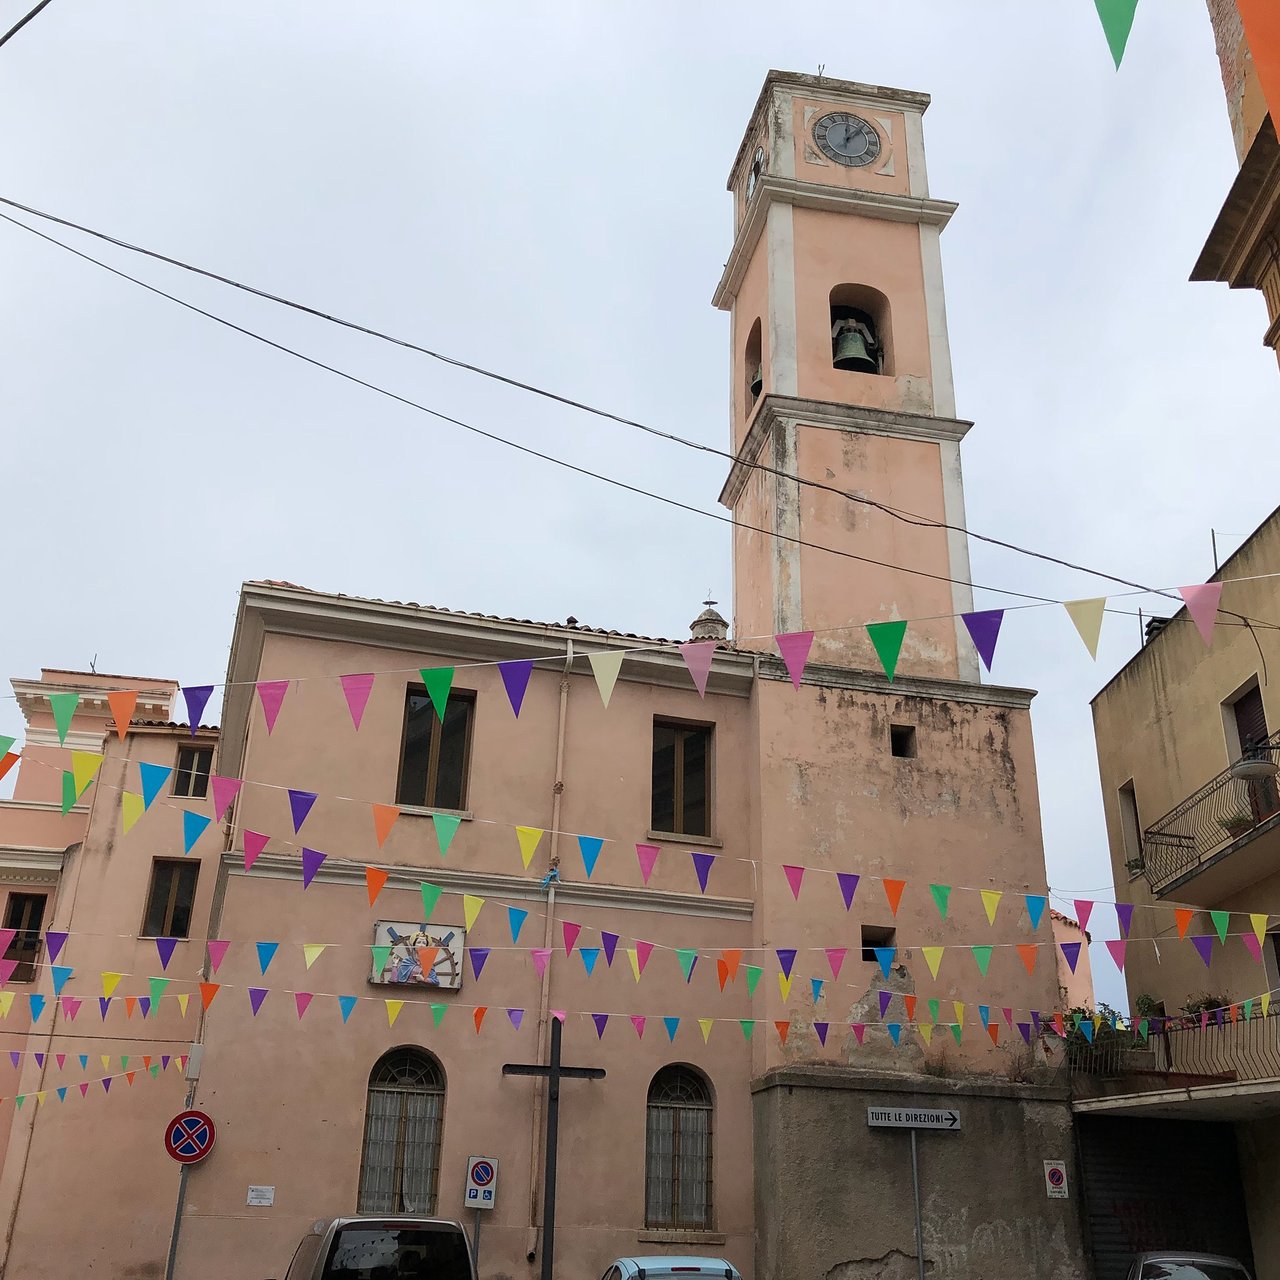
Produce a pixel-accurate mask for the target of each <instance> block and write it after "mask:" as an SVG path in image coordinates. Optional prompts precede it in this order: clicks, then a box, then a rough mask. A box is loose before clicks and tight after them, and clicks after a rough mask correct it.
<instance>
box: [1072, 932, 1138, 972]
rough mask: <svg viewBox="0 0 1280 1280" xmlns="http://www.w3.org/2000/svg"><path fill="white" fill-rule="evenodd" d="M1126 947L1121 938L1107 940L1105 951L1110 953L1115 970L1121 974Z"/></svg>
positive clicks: (1126, 944)
mask: <svg viewBox="0 0 1280 1280" xmlns="http://www.w3.org/2000/svg"><path fill="white" fill-rule="evenodd" d="M1128 945H1129V944H1128V943H1127V942H1126V941H1125V940H1124V939H1123V938H1108V939H1107V950H1108V951H1109V952H1111V959H1112V960H1113V961H1114V962H1115V966H1116V968H1117V969H1119V970H1120V972H1121V973H1123V972H1124V956H1125V949H1126V948H1127V947H1128ZM1073 972H1074V970H1073Z"/></svg>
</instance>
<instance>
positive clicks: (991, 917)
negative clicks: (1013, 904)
mask: <svg viewBox="0 0 1280 1280" xmlns="http://www.w3.org/2000/svg"><path fill="white" fill-rule="evenodd" d="M1003 897H1004V890H1003V889H983V890H982V905H983V906H984V907H985V908H986V909H987V923H988V924H995V922H996V912H997V911H999V910H1000V899H1001V898H1003Z"/></svg>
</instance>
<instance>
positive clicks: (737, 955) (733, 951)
mask: <svg viewBox="0 0 1280 1280" xmlns="http://www.w3.org/2000/svg"><path fill="white" fill-rule="evenodd" d="M720 954H721V955H722V956H723V957H724V962H725V965H726V966H727V967H728V969H729V981H730V982H737V980H738V966H739V965H740V964H741V963H742V948H741V947H729V948H727V949H726V950H724V951H722V952H721V953H720Z"/></svg>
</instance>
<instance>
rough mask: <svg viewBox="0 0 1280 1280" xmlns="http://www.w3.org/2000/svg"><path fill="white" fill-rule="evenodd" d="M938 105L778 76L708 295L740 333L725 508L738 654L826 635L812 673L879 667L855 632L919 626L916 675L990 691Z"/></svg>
mask: <svg viewBox="0 0 1280 1280" xmlns="http://www.w3.org/2000/svg"><path fill="white" fill-rule="evenodd" d="M928 105H929V98H928V96H927V95H925V94H921V93H909V92H905V91H903V90H898V89H884V88H878V87H876V86H873V85H864V84H855V83H852V82H850V81H846V80H835V79H831V78H829V77H824V76H808V75H797V74H793V73H790V72H781V71H770V72H769V74H768V76H767V77H766V78H765V83H764V88H763V90H762V91H761V93H760V97H759V100H758V101H757V103H756V107H755V110H754V112H753V113H752V116H751V122H750V124H749V125H748V126H747V132H746V135H745V137H744V138H743V141H742V145H741V147H740V148H739V149H738V155H737V158H736V159H735V161H734V164H733V169H732V171H731V172H730V175H729V190H730V192H731V193H732V195H733V206H734V227H735V234H734V241H733V249H732V252H731V253H730V255H729V260H728V263H727V264H726V266H725V269H724V274H723V276H722V277H721V280H720V284H719V286H718V287H717V289H716V292H715V297H714V303H715V305H716V306H717V307H719V308H721V309H722V310H726V311H728V312H729V313H730V315H731V318H732V325H731V332H732V343H733V351H732V360H731V367H732V391H731V397H730V399H731V414H732V439H733V445H734V449H735V451H736V454H737V459H736V461H735V462H734V464H733V465H732V467H731V469H730V473H729V477H728V479H727V481H726V482H725V486H724V490H723V492H722V493H721V495H720V501H721V503H723V504H724V505H725V506H726V507H728V508H730V510H732V512H733V514H734V518H735V520H736V521H737V522H738V524H739V526H740V527H739V528H737V529H735V531H734V547H733V558H734V605H733V608H734V632H735V635H737V636H741V637H744V639H743V640H741V641H739V643H742V644H751V643H753V641H751V640H749V639H745V637H755V636H770V635H772V634H773V633H775V632H782V631H799V630H810V629H811V630H813V631H815V632H816V633H817V634H816V637H815V640H814V646H813V658H814V659H815V660H816V661H822V662H829V663H835V664H838V665H842V666H851V667H858V668H863V669H869V670H879V669H880V664H879V661H878V660H877V658H876V655H875V651H874V649H873V648H872V646H871V643H870V641H869V640H868V638H867V635H866V632H865V631H863V629H862V624H864V623H868V622H888V621H894V620H898V619H903V618H905V619H909V620H911V626H909V627H908V629H907V635H906V641H905V643H904V646H903V650H902V655H901V658H900V660H899V665H898V670H899V671H900V672H901V673H902V674H904V675H916V676H926V677H935V678H937V677H940V678H944V679H953V680H955V679H958V680H967V681H976V680H977V679H978V664H977V657H976V655H975V653H974V651H973V648H972V646H971V645H970V644H969V641H968V637H967V633H966V632H965V630H964V627H963V624H962V623H961V621H960V618H959V616H958V615H959V614H960V613H963V612H967V611H969V610H971V609H972V608H973V602H972V592H971V590H970V588H969V587H968V586H967V585H962V584H965V583H967V582H968V581H969V552H968V545H967V541H966V537H965V534H964V533H963V532H958V531H957V530H962V529H963V528H964V522H965V516H964V485H963V479H962V476H961V470H960V441H961V440H962V439H963V437H964V435H965V432H966V431H967V430H968V428H969V427H970V426H971V425H972V424H971V423H968V422H964V421H961V420H959V419H957V418H956V417H955V394H954V390H953V388H952V381H951V354H950V349H949V346H948V341H947V313H946V303H945V299H944V296H943V286H942V256H941V245H940V236H941V232H942V229H943V227H945V226H946V224H947V222H948V220H949V219H950V217H951V215H952V213H954V212H955V208H956V206H955V205H954V204H950V203H947V202H945V201H942V200H934V199H932V198H931V197H930V195H929V184H928V178H927V176H926V172H925V156H924V130H923V116H924V112H925V109H926V108H927V107H928ZM760 466H767V467H772V468H774V469H776V470H777V471H778V472H783V473H786V475H795V476H799V477H800V480H799V481H797V480H793V479H787V478H786V475H774V474H771V473H770V472H767V471H763V470H761V469H760ZM804 481H813V482H817V483H818V484H820V485H825V486H829V487H827V488H815V487H813V486H812V485H811V484H806V483H803V482H804ZM832 490H839V491H841V492H838V493H837V492H832ZM845 492H848V493H852V494H854V495H856V497H857V498H858V499H865V501H854V500H851V499H849V498H847V497H844V496H843V493H845ZM872 504H878V505H872ZM884 508H892V509H894V510H895V511H897V512H900V513H901V514H902V515H904V516H906V517H908V518H907V519H901V518H898V517H896V516H894V515H892V514H889V512H887V511H886V510H885V509H884ZM945 525H950V526H953V529H950V530H949V529H947V528H945V527H942V526H945ZM748 526H749V527H748ZM757 530H766V531H768V532H767V533H761V532H757ZM775 533H776V534H780V535H782V536H781V537H779V538H775V537H772V536H769V535H770V534H775ZM788 539H793V540H794V541H789V540H788ZM804 543H809V544H818V546H821V547H828V548H834V549H835V550H837V551H840V552H845V553H847V554H846V555H833V554H831V552H830V551H826V550H820V549H818V546H813V545H802V544H804ZM851 556H856V557H862V559H852V558H849V557H851ZM870 562H879V563H870ZM907 570H914V571H916V572H906V571H907ZM948 579H955V580H957V581H954V582H953V581H948ZM756 643H759V644H760V645H761V646H762V647H767V646H768V645H769V643H770V642H769V641H759V642H756Z"/></svg>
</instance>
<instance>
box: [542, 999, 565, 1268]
mask: <svg viewBox="0 0 1280 1280" xmlns="http://www.w3.org/2000/svg"><path fill="white" fill-rule="evenodd" d="M560 1035H561V1028H560V1019H559V1018H557V1017H554V1016H553V1017H552V1019H551V1070H550V1072H549V1073H548V1076H547V1156H546V1174H545V1178H544V1181H543V1186H542V1280H552V1275H551V1271H552V1263H553V1261H554V1259H555V1250H556V1146H557V1144H558V1139H559V1137H560Z"/></svg>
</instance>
